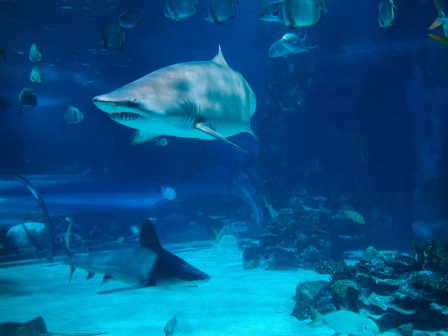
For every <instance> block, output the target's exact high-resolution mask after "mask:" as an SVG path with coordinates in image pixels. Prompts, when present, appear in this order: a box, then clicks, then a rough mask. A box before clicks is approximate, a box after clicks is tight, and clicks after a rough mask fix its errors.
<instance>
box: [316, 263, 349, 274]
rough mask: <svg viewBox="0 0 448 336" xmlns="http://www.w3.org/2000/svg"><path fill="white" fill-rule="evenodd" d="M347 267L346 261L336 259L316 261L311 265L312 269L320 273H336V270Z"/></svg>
mask: <svg viewBox="0 0 448 336" xmlns="http://www.w3.org/2000/svg"><path fill="white" fill-rule="evenodd" d="M345 267H347V264H346V263H345V261H340V262H337V261H334V260H331V259H329V260H320V261H318V262H316V263H314V264H313V265H312V266H311V269H312V270H313V271H314V272H316V273H319V274H331V275H333V274H335V273H336V272H340V271H342V270H343V269H344V268H345Z"/></svg>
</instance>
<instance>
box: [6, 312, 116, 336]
mask: <svg viewBox="0 0 448 336" xmlns="http://www.w3.org/2000/svg"><path fill="white" fill-rule="evenodd" d="M104 334H107V333H99V334H70V333H69V334H66V333H50V332H48V331H47V325H46V324H45V321H44V319H43V318H42V316H39V317H36V318H35V319H34V320H31V321H28V322H26V323H16V322H3V323H0V336H49V335H59V336H96V335H104Z"/></svg>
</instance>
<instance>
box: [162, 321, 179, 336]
mask: <svg viewBox="0 0 448 336" xmlns="http://www.w3.org/2000/svg"><path fill="white" fill-rule="evenodd" d="M178 330H179V324H178V323H177V319H176V316H174V318H172V319H171V320H169V321H168V322H167V324H166V326H165V328H163V331H164V332H165V336H168V335H174V334H175V333H177V331H178Z"/></svg>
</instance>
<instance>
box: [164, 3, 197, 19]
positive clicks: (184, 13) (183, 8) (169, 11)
mask: <svg viewBox="0 0 448 336" xmlns="http://www.w3.org/2000/svg"><path fill="white" fill-rule="evenodd" d="M195 5H199V3H198V1H197V0H166V3H165V7H164V9H163V10H164V15H165V16H166V17H167V18H169V19H173V20H177V21H180V20H181V19H185V18H187V17H189V16H192V15H195V14H196V6H195Z"/></svg>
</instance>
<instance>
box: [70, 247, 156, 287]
mask: <svg viewBox="0 0 448 336" xmlns="http://www.w3.org/2000/svg"><path fill="white" fill-rule="evenodd" d="M156 259H157V255H156V254H155V253H154V252H153V251H151V250H148V249H123V250H118V251H114V252H105V253H92V254H90V255H87V256H86V257H83V258H82V257H81V258H74V259H72V261H71V265H72V266H73V267H76V268H81V269H84V270H86V271H87V272H89V273H93V274H102V275H108V276H111V277H112V278H113V279H114V280H116V281H120V282H123V283H125V284H129V285H132V286H135V285H139V284H141V283H142V282H143V281H145V280H147V279H148V278H149V277H150V275H151V272H152V269H153V267H154V264H155V261H156Z"/></svg>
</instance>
